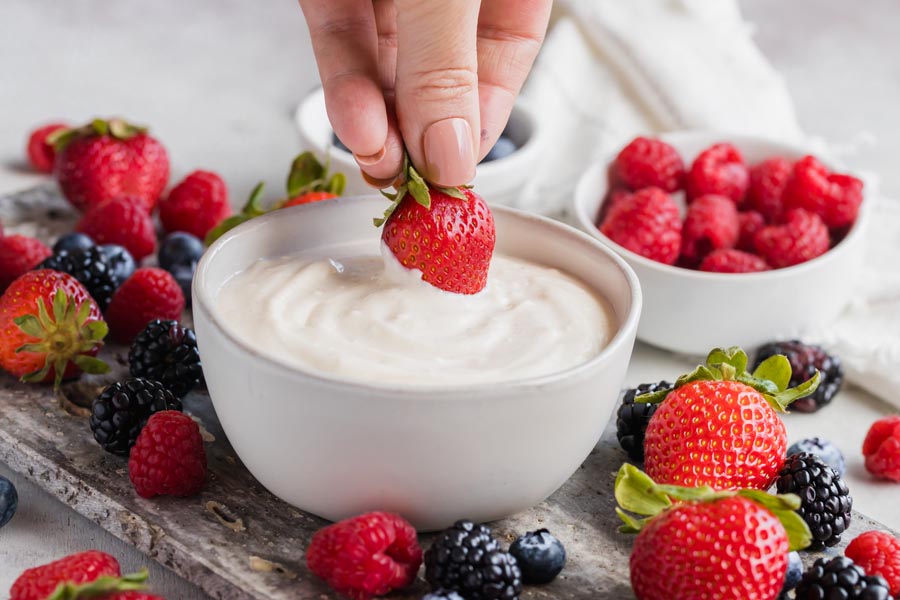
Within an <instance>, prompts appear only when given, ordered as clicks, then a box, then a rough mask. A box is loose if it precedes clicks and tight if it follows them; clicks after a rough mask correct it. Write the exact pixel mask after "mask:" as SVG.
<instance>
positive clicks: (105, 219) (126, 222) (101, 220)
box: [75, 196, 156, 261]
mask: <svg viewBox="0 0 900 600" xmlns="http://www.w3.org/2000/svg"><path fill="white" fill-rule="evenodd" d="M75 228H76V229H77V230H78V231H80V232H81V233H84V234H87V235H89V236H90V237H91V239H93V240H94V241H95V242H96V243H97V244H118V245H119V246H124V247H125V248H126V249H127V250H128V252H129V254H131V256H133V257H134V259H135V260H137V261H140V260H141V259H143V258H144V257H145V256H149V255H151V254H153V252H155V251H156V229H155V227H154V226H153V219H152V218H151V217H150V213H149V212H147V209H146V207H145V206H144V205H143V204H142V203H140V202H138V201H137V200H136V199H135V198H134V197H130V196H119V197H116V198H113V199H111V200H106V201H104V202H100V203H97V204H94V205H93V206H91V208H89V209H88V210H87V211H86V212H85V213H84V215H82V217H81V219H80V220H79V221H78V224H77V225H76V226H75Z"/></svg>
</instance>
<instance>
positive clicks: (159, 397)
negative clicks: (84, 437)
mask: <svg viewBox="0 0 900 600" xmlns="http://www.w3.org/2000/svg"><path fill="white" fill-rule="evenodd" d="M163 410H178V411H180V410H181V401H180V400H179V399H178V398H176V397H175V396H173V395H172V393H171V392H169V391H168V390H167V389H165V388H164V387H163V385H162V384H161V383H159V382H158V381H152V380H149V379H141V378H132V379H127V380H125V381H117V382H115V383H113V384H110V385H109V386H107V387H106V389H104V390H103V391H102V392H101V393H100V395H99V396H97V397H96V398H95V399H94V402H93V403H92V404H91V418H90V426H91V431H92V432H93V434H94V439H95V440H97V443H98V444H100V446H101V447H102V448H103V449H104V450H106V451H107V452H111V453H112V454H118V455H120V456H128V453H129V452H130V451H131V447H132V446H134V443H135V442H136V441H137V438H138V435H139V434H140V433H141V430H142V429H143V428H144V425H146V424H147V421H148V420H149V419H150V417H151V416H152V415H153V414H155V413H158V412H160V411H163Z"/></svg>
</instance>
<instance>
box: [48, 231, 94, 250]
mask: <svg viewBox="0 0 900 600" xmlns="http://www.w3.org/2000/svg"><path fill="white" fill-rule="evenodd" d="M93 246H94V240H92V239H91V238H89V237H88V236H86V235H84V234H83V233H67V234H66V235H64V236H61V237H60V238H59V239H58V240H56V243H55V244H53V254H58V253H59V252H60V251H62V250H65V251H66V252H72V251H74V250H87V249H88V248H92V247H93Z"/></svg>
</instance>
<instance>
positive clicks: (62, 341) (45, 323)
mask: <svg viewBox="0 0 900 600" xmlns="http://www.w3.org/2000/svg"><path fill="white" fill-rule="evenodd" d="M106 333H107V326H106V323H105V322H104V321H103V318H102V317H101V316H100V309H99V308H98V307H97V303H96V302H94V300H93V298H91V297H90V295H89V294H88V292H87V290H86V289H85V288H84V286H83V285H81V283H79V282H78V280H77V279H75V278H74V277H72V276H71V275H68V274H66V273H59V272H57V271H51V270H49V269H41V270H38V271H29V272H28V273H25V274H24V275H22V276H21V277H19V278H18V279H16V280H15V281H14V282H13V283H12V284H11V285H10V286H9V287H8V288H7V289H6V292H4V294H3V296H2V297H0V335H2V337H0V366H2V367H3V369H4V370H6V371H7V372H8V373H10V374H12V375H15V376H16V377H19V378H21V380H22V381H24V382H29V383H40V382H44V381H52V382H53V383H54V386H55V387H59V385H60V383H62V381H63V379H71V378H73V377H76V376H78V375H79V374H80V373H81V372H82V371H84V372H87V373H105V372H106V371H108V370H109V366H108V365H107V364H106V363H104V362H103V361H101V360H100V359H98V358H95V357H96V355H97V352H98V351H99V350H100V346H102V345H103V338H105V337H106Z"/></svg>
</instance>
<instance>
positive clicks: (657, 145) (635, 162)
mask: <svg viewBox="0 0 900 600" xmlns="http://www.w3.org/2000/svg"><path fill="white" fill-rule="evenodd" d="M615 166H616V172H617V173H618V176H619V180H620V181H621V182H622V183H624V184H625V185H627V186H628V187H629V188H631V189H632V190H640V189H643V188H648V187H658V188H660V189H661V190H663V191H664V192H670V193H671V192H675V191H678V190H680V189H681V183H682V181H683V179H684V162H683V161H682V160H681V156H680V155H679V154H678V151H677V150H675V148H673V147H672V146H670V145H669V144H667V143H665V142H664V141H662V140H654V139H650V138H645V137H637V138H634V140H633V141H632V142H631V143H630V144H628V145H627V146H625V147H624V148H622V151H621V152H619V155H618V156H617V157H616V162H615Z"/></svg>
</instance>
